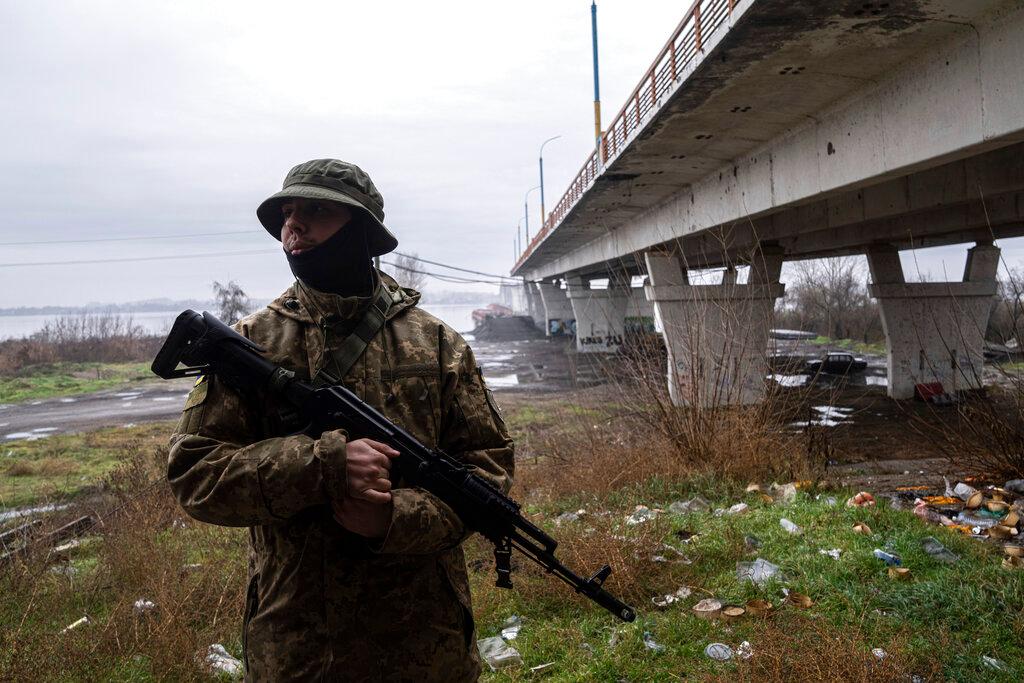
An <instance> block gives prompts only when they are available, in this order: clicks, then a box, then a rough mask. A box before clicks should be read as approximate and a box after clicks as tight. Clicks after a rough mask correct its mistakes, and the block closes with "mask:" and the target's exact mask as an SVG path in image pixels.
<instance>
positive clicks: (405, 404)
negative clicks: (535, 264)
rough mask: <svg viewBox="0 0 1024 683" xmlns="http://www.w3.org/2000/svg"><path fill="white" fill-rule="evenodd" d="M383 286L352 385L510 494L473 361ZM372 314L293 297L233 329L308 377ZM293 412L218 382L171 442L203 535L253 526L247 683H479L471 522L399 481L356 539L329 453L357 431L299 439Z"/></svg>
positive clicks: (500, 436)
mask: <svg viewBox="0 0 1024 683" xmlns="http://www.w3.org/2000/svg"><path fill="white" fill-rule="evenodd" d="M383 277H384V281H385V283H386V284H387V286H388V287H389V289H391V290H392V292H396V293H397V294H396V295H395V299H396V303H395V304H394V305H392V307H391V309H390V311H389V312H388V316H387V321H386V323H385V325H384V328H383V329H382V330H381V332H380V333H378V334H377V336H376V337H375V338H374V339H373V341H372V342H371V343H370V344H369V346H368V347H367V349H366V351H365V353H364V354H363V355H362V357H361V358H360V359H359V360H358V361H357V362H356V363H355V365H354V366H353V367H352V368H351V370H349V372H348V373H347V374H346V375H345V378H344V384H345V385H346V386H348V388H349V389H351V390H352V391H354V392H355V393H356V394H357V395H359V396H360V397H361V398H362V399H363V400H365V401H366V402H367V403H369V404H370V405H372V406H374V407H375V408H377V409H378V410H380V411H381V412H383V413H384V414H385V415H387V416H388V417H389V418H390V419H391V420H392V421H394V422H395V423H396V424H398V425H400V426H402V427H403V428H405V429H406V430H407V431H409V432H410V433H411V434H413V435H414V436H415V437H416V438H418V439H419V440H420V441H422V442H423V443H425V444H427V445H429V446H438V447H440V448H442V449H444V450H445V451H446V452H448V453H449V454H450V455H452V456H455V457H458V458H461V459H463V460H465V461H466V462H468V463H470V464H472V465H473V466H474V467H475V468H476V470H477V472H478V474H480V475H482V476H484V477H486V478H488V479H489V480H490V481H492V482H493V483H495V484H496V485H497V486H498V487H500V488H501V489H503V490H506V491H507V490H508V488H509V487H510V486H511V481H512V480H511V477H512V472H513V445H512V441H511V439H510V438H509V436H508V432H507V431H506V429H505V425H504V423H503V422H502V419H501V417H500V416H499V414H498V412H497V409H496V408H495V406H494V403H493V399H492V398H491V396H490V393H489V392H488V390H487V389H486V387H485V385H484V382H483V378H482V376H481V374H480V370H479V368H478V367H477V365H476V361H475V359H474V356H473V352H472V350H471V349H470V348H469V346H468V345H467V344H466V342H465V341H464V340H463V339H462V338H461V337H460V336H459V335H458V334H457V333H455V332H454V331H453V330H452V329H451V328H449V327H448V326H447V325H445V324H444V323H442V322H440V321H439V320H437V319H436V318H434V317H433V316H431V315H430V314H428V313H426V312H424V311H422V310H421V309H419V308H416V306H415V304H416V302H417V301H418V299H419V294H417V293H416V292H414V291H412V290H408V289H400V288H399V287H398V286H397V284H395V282H394V281H393V280H391V279H390V278H388V277H387V276H383ZM368 302H369V300H368V299H357V298H344V299H343V298H341V297H337V296H333V295H324V294H321V293H317V292H313V291H310V290H309V289H307V288H304V287H302V286H301V285H298V284H296V285H293V286H292V287H291V288H290V289H288V291H286V292H285V293H284V294H283V295H281V296H280V297H279V298H278V299H277V300H275V301H274V302H272V303H271V304H270V305H269V306H268V307H267V308H265V309H264V310H262V311H259V312H257V313H255V314H253V315H251V316H249V317H247V318H245V319H243V320H242V321H240V322H239V323H238V325H237V326H236V329H237V330H239V331H240V332H241V333H242V334H244V335H245V336H246V337H248V338H250V339H252V340H253V341H255V342H256V343H257V344H259V345H260V346H261V347H262V348H264V349H266V350H267V354H266V356H267V358H268V359H269V360H271V361H272V362H274V363H276V364H279V365H282V366H284V367H286V368H288V369H290V370H293V371H295V372H296V374H297V375H299V376H300V377H310V376H312V375H314V374H315V373H316V371H317V370H318V369H319V368H321V367H322V366H323V365H324V364H325V363H328V362H329V361H330V358H331V352H332V351H333V350H334V349H335V348H337V345H338V344H339V343H340V341H341V340H342V339H343V338H344V337H345V336H346V335H347V331H348V330H347V329H346V328H348V329H350V328H351V327H352V326H353V325H354V323H355V321H357V320H358V319H359V318H360V317H361V312H362V310H364V308H363V307H364V306H366V305H367V304H368ZM332 316H333V318H332ZM332 319H333V320H335V321H339V320H340V323H338V324H332V323H330V321H331V320H332ZM280 414H281V410H280V407H279V406H278V405H276V404H274V402H273V400H272V399H271V398H269V397H262V396H245V397H243V396H240V395H239V394H237V393H236V392H234V391H233V390H231V389H230V388H228V387H226V386H225V385H223V384H222V383H220V382H219V381H218V380H217V379H216V378H215V377H214V378H212V379H211V380H209V381H202V382H201V383H200V384H198V385H197V386H196V388H195V389H194V390H193V392H192V394H190V396H189V399H188V401H187V402H186V405H185V410H184V412H183V413H182V416H181V420H180V422H179V424H178V427H177V428H176V430H175V434H174V436H173V437H172V439H171V450H170V456H169V464H168V480H169V481H170V485H171V489H172V490H173V492H174V494H175V496H176V497H177V499H178V501H179V502H180V504H181V506H182V507H183V508H184V509H185V510H186V511H187V512H188V513H189V514H190V515H191V516H193V517H195V518H196V519H199V520H202V521H204V522H209V523H212V524H220V525H225V526H247V527H249V538H250V561H249V587H248V593H247V598H246V605H245V617H244V624H245V626H244V634H243V649H244V651H245V663H246V680H249V681H312V680H315V681H322V680H323V681H416V682H417V683H426V682H429V681H475V680H476V679H477V677H478V676H479V672H480V662H479V658H478V655H477V652H476V644H475V636H474V632H473V616H472V607H471V603H470V595H469V583H468V579H467V575H466V566H465V559H464V557H463V552H462V548H461V545H460V544H461V542H462V541H463V539H464V538H465V537H466V535H467V532H466V529H465V528H464V526H463V524H462V522H461V521H460V520H459V518H458V517H457V516H456V515H455V514H454V512H453V511H452V510H451V508H449V507H448V506H447V505H445V504H444V503H442V502H441V501H440V500H438V499H437V498H436V497H434V496H433V495H432V494H430V493H427V492H426V491H423V490H422V489H418V488H410V487H407V486H405V485H404V483H403V482H402V481H401V480H398V481H394V482H393V487H394V489H393V492H392V499H393V507H394V513H393V516H392V521H391V526H390V528H389V530H388V532H387V534H386V536H385V537H384V538H383V539H382V540H376V541H370V540H368V539H365V538H362V537H360V536H357V535H355V534H353V533H351V532H349V531H347V530H346V529H344V528H343V527H342V526H341V525H340V524H338V522H336V521H335V520H334V518H333V515H332V512H331V509H330V505H329V502H330V499H331V495H332V491H336V490H338V486H337V482H338V481H339V480H341V481H343V479H341V478H343V477H344V468H345V463H344V461H343V459H340V458H338V457H334V458H331V457H328V456H327V455H325V451H326V450H330V449H327V448H325V444H327V445H330V444H329V443H328V440H334V442H333V445H334V446H335V448H334V449H333V451H331V452H333V453H337V452H338V450H339V449H338V448H337V445H338V443H339V440H344V438H345V436H344V434H343V433H342V432H338V431H334V432H325V433H324V434H323V435H321V438H319V439H313V438H310V437H308V436H305V435H294V434H293V435H287V434H289V431H288V429H287V427H286V425H285V422H283V421H282V419H281V418H280V417H279V415H280ZM394 476H397V475H393V477H394ZM342 490H343V487H342Z"/></svg>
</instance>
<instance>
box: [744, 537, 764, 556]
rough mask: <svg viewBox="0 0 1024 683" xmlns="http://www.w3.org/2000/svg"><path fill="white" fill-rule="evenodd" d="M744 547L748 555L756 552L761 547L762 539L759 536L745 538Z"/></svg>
mask: <svg viewBox="0 0 1024 683" xmlns="http://www.w3.org/2000/svg"><path fill="white" fill-rule="evenodd" d="M743 547H744V548H745V549H746V551H747V552H748V553H752V552H756V551H757V549H758V548H760V547H761V539H760V538H758V537H757V536H744V537H743Z"/></svg>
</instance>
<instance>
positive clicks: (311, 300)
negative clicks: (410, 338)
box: [267, 270, 421, 325]
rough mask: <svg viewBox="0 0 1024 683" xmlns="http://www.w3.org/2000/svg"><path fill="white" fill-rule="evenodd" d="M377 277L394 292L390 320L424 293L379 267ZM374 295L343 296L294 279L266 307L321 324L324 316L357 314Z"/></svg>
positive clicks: (389, 312) (417, 300)
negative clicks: (404, 285) (397, 279)
mask: <svg viewBox="0 0 1024 683" xmlns="http://www.w3.org/2000/svg"><path fill="white" fill-rule="evenodd" d="M376 277H377V281H378V282H379V283H381V284H383V285H384V287H386V288H387V289H388V291H389V292H391V295H392V301H393V303H392V305H391V308H390V309H388V313H387V316H386V317H387V319H388V320H390V319H391V318H393V317H395V316H396V315H398V314H399V313H401V312H402V311H405V310H406V309H409V308H412V307H413V306H415V305H416V304H417V303H419V300H420V296H421V295H420V293H419V292H417V291H416V290H415V289H410V288H408V287H402V286H400V285H399V284H398V282H397V281H395V279H394V278H393V277H391V276H390V275H388V274H387V273H384V272H381V271H379V270H378V271H376ZM372 299H373V297H372V296H341V295H339V294H331V293H329V292H319V291H317V290H315V289H312V288H310V287H308V286H305V285H303V284H302V283H301V282H299V281H295V282H294V283H292V285H291V286H290V287H289V288H288V289H286V290H285V291H284V292H283V293H282V294H281V295H280V296H278V297H277V298H276V299H274V300H273V301H271V302H270V303H269V304H268V305H267V308H269V309H270V310H272V311H275V312H277V313H280V314H281V315H283V316H285V317H286V318H291V319H292V320H296V321H298V322H301V323H306V324H308V325H320V324H322V322H323V318H325V317H327V316H332V315H333V316H337V318H339V319H341V320H345V319H349V318H356V317H357V316H358V315H359V314H360V313H362V311H363V310H365V308H366V307H367V306H369V305H370V302H371V301H372Z"/></svg>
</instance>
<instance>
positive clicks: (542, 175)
mask: <svg viewBox="0 0 1024 683" xmlns="http://www.w3.org/2000/svg"><path fill="white" fill-rule="evenodd" d="M560 137H562V136H561V135H556V136H555V137H553V138H548V139H547V140H545V141H544V142H542V143H540V153H539V154H538V155H537V156H538V157H539V159H540V228H541V230H543V229H544V221H545V220H547V215H546V213H545V211H544V145H546V144H548V143H549V142H551V141H552V140H557V139H558V138H560Z"/></svg>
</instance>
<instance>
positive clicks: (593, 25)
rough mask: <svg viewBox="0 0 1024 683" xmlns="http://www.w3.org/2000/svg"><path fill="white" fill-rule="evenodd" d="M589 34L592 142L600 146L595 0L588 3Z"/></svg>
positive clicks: (599, 99) (599, 88)
mask: <svg viewBox="0 0 1024 683" xmlns="http://www.w3.org/2000/svg"><path fill="white" fill-rule="evenodd" d="M590 36H591V43H592V44H593V46H594V143H595V144H596V145H597V147H598V149H600V147H601V85H600V83H601V79H600V76H599V75H598V69H597V0H592V2H591V3H590Z"/></svg>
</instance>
